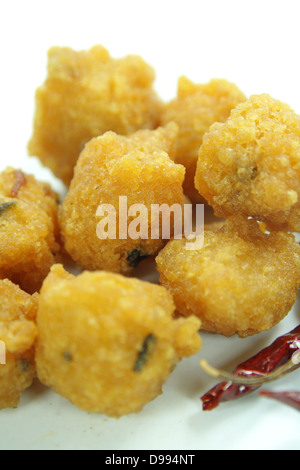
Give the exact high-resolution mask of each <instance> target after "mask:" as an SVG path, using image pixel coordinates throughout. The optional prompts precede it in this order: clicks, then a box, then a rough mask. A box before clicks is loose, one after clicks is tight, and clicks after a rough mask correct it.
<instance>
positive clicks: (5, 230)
mask: <svg viewBox="0 0 300 470" xmlns="http://www.w3.org/2000/svg"><path fill="white" fill-rule="evenodd" d="M57 240H58V221H57V195H56V194H55V193H54V192H53V191H52V190H51V188H50V186H49V185H48V184H44V183H41V182H39V181H37V180H36V179H35V178H34V177H33V176H31V175H28V174H25V173H23V172H22V171H21V170H15V169H13V168H7V169H6V170H5V171H3V172H2V173H1V174H0V278H1V279H4V278H8V279H10V280H11V281H12V282H14V283H15V284H18V285H19V286H20V287H21V288H22V289H23V290H25V291H26V292H28V293H30V294H32V293H34V292H37V291H39V289H40V287H41V285H42V282H43V280H44V278H45V277H46V276H47V274H48V273H49V270H50V267H51V266H52V265H53V264H54V263H55V260H56V258H55V256H56V255H57V253H58V252H59V243H58V241H57Z"/></svg>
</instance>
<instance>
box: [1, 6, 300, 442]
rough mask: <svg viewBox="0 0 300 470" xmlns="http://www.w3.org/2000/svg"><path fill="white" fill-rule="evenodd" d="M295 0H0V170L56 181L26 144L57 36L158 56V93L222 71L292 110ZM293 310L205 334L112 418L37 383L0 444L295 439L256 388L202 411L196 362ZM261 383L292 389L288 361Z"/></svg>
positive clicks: (298, 104) (258, 339) (261, 342)
mask: <svg viewBox="0 0 300 470" xmlns="http://www.w3.org/2000/svg"><path fill="white" fill-rule="evenodd" d="M297 3H299V2H297V0H296V1H290V0H287V1H286V2H285V3H284V5H282V3H281V2H277V1H275V0H272V2H271V1H265V2H258V1H257V0H252V1H251V2H249V3H248V2H240V0H239V1H232V0H229V1H227V2H223V1H216V0H214V1H210V2H202V1H199V0H190V1H187V2H185V3H184V4H183V3H182V2H178V1H176V0H173V1H172V2H171V1H166V0H164V1H163V2H161V1H160V2H158V1H157V0H153V1H151V2H150V3H145V8H146V6H147V14H146V16H145V13H144V11H146V10H144V11H142V7H141V2H137V1H132V0H129V1H126V2H124V1H116V0H111V1H110V2H103V1H99V0H98V1H92V0H85V2H76V1H75V0H74V1H73V2H69V1H66V0H65V1H61V0H60V1H59V2H58V1H57V0H52V1H51V2H48V1H43V2H41V1H34V0H28V1H26V2H18V6H17V7H16V2H5V3H4V4H3V5H5V6H1V20H2V21H1V24H2V26H1V32H0V34H1V38H0V39H1V41H0V44H1V46H0V47H1V87H0V102H1V113H0V120H1V122H0V124H1V125H0V129H1V154H0V170H2V169H4V168H5V167H6V166H7V165H10V166H14V167H21V168H22V169H23V170H24V171H25V172H30V173H33V174H34V175H35V176H36V177H37V178H38V179H40V180H44V181H49V182H50V183H51V184H52V185H53V187H54V189H55V190H57V191H59V192H60V191H63V186H62V185H61V183H60V182H59V181H57V180H56V179H54V178H53V176H52V175H51V173H50V172H49V171H48V170H47V169H45V168H43V167H42V166H41V165H40V164H39V162H38V161H37V160H36V159H34V158H28V157H27V153H26V145H27V141H28V139H29V137H30V134H31V126H32V115H33V96H34V91H35V88H36V87H37V86H38V85H39V84H40V83H41V82H42V81H43V79H44V76H45V66H46V51H47V49H48V48H49V47H50V46H51V45H54V44H56V45H67V46H70V47H74V48H76V49H82V48H87V47H90V46H92V45H94V44H96V43H100V44H103V45H104V46H106V47H107V48H108V49H109V50H110V51H111V53H112V55H114V56H122V55H125V54H128V53H138V54H141V55H142V56H143V57H144V58H145V60H146V61H147V62H149V63H151V64H152V65H153V66H154V67H155V69H156V72H157V89H158V91H159V93H160V94H161V96H163V97H165V98H166V99H169V98H171V97H172V96H173V95H174V94H175V93H176V82H177V78H178V76H179V75H180V74H186V75H187V76H189V78H191V79H193V80H194V81H196V82H205V81H207V80H209V79H210V78H212V77H225V78H228V79H231V80H232V81H235V82H236V83H237V85H239V86H240V88H241V89H243V91H244V92H245V93H247V94H251V93H256V92H257V93H260V92H269V93H270V94H272V95H273V96H274V97H276V98H279V99H282V100H283V101H286V102H288V103H290V104H291V105H292V106H293V107H294V108H295V109H298V112H299V109H300V95H299V88H298V84H299V78H300V77H299V69H298V67H299V65H298V61H297V60H296V58H297V57H298V55H299V54H298V52H299V51H298V44H299V40H298V35H297V34H298V33H297V31H298V23H297V21H298V18H299V14H298V12H297V11H296V8H297ZM258 12H259V14H258ZM253 25H255V27H253ZM276 31H280V34H278V35H276ZM147 276H148V274H147V273H144V275H143V278H145V279H149V278H148V277H147ZM283 288H284V286H283ZM299 319H300V309H299V302H297V303H296V304H295V306H294V308H293V310H292V312H291V313H290V315H289V316H288V317H287V318H286V319H285V320H284V321H283V322H282V323H280V325H278V326H276V327H275V328H273V329H272V330H271V331H269V332H265V333H262V334H260V335H257V336H254V337H251V338H246V339H238V338H235V337H234V338H224V337H220V336H215V335H208V334H205V335H202V337H203V348H202V350H201V352H200V353H199V354H197V355H196V356H194V357H192V358H189V359H186V360H183V361H182V362H181V363H180V364H179V365H178V367H177V369H176V370H175V371H174V373H173V374H172V376H171V377H170V379H169V380H168V381H167V383H166V384H165V386H164V393H163V394H162V395H161V396H160V397H158V398H157V399H156V400H154V401H153V402H151V403H149V404H148V405H147V406H146V407H145V408H144V410H143V411H142V412H141V413H139V414H137V415H130V416H126V417H123V418H121V419H118V420H116V419H112V418H107V417H106V416H102V415H92V414H89V413H85V412H82V411H80V410H78V409H76V408H75V407H74V406H73V405H71V404H70V403H69V402H68V401H66V400H65V399H63V398H61V397H59V396H58V395H56V394H54V393H53V392H52V391H50V390H49V389H46V388H45V387H43V386H42V385H40V384H39V383H38V382H35V383H34V385H33V386H32V387H31V388H30V390H28V391H26V392H25V393H24V394H23V396H22V400H21V403H20V405H19V407H18V408H17V409H16V410H4V411H1V412H0V423H1V427H0V449H33V450H38V449H70V450H75V449H83V450H85V449H99V450H100V449H103V450H135V449H136V450H140V449H145V450H163V449H169V450H191V449H194V450H211V449H226V450H230V449H232V450H240V449H241V450H246V449H250V450H254V449H276V450H279V449H286V450H292V449H299V447H300V445H299V444H300V442H299V413H298V412H297V411H295V410H293V409H291V408H289V407H287V406H285V405H282V404H280V403H278V402H275V401H273V400H269V399H266V398H262V397H259V396H258V394H257V393H254V394H253V395H250V396H248V397H246V398H244V399H242V400H239V401H235V402H230V403H226V404H222V405H220V406H219V407H218V408H217V409H215V410H214V411H212V412H203V411H202V408H201V402H200V396H201V395H202V394H204V393H205V392H206V391H208V390H209V389H210V388H211V387H212V386H213V385H214V384H215V381H214V380H212V379H211V378H210V377H208V376H207V375H206V374H205V373H204V372H203V371H202V370H201V369H200V367H199V361H200V359H202V358H206V359H208V361H209V362H210V363H211V364H212V365H215V366H217V367H222V368H225V369H227V370H229V371H230V370H232V369H233V368H234V367H235V366H236V365H237V364H238V363H239V362H241V361H242V360H245V359H247V358H248V357H250V356H252V355H253V354H254V353H256V352H257V351H258V350H260V349H261V348H263V347H265V346H267V345H269V344H270V343H271V342H272V341H273V340H274V339H275V338H276V337H277V336H278V335H280V334H283V333H286V332H287V331H289V330H291V329H292V328H294V327H295V326H296V325H298V324H299V323H300V321H299ZM298 377H299V375H298ZM268 388H269V389H273V390H290V389H299V390H300V384H299V379H298V380H297V372H296V373H294V374H291V375H290V376H288V377H286V378H284V379H281V380H279V381H278V382H276V383H273V384H269V386H268Z"/></svg>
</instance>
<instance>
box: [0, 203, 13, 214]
mask: <svg viewBox="0 0 300 470" xmlns="http://www.w3.org/2000/svg"><path fill="white" fill-rule="evenodd" d="M16 204H17V203H16V201H11V202H3V203H2V204H0V215H1V214H2V213H3V212H5V211H6V210H7V209H9V208H11V207H13V206H15V205H16Z"/></svg>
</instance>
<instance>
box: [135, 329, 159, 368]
mask: <svg viewBox="0 0 300 470" xmlns="http://www.w3.org/2000/svg"><path fill="white" fill-rule="evenodd" d="M155 343H156V338H155V336H154V335H152V334H151V333H150V334H149V335H147V336H146V338H145V341H144V342H143V344H142V347H141V349H140V351H139V353H138V356H137V359H136V361H135V364H134V368H133V370H134V372H140V371H141V370H142V369H143V368H144V366H145V364H146V362H147V361H148V359H149V356H150V354H151V353H152V351H153V349H154V345H155Z"/></svg>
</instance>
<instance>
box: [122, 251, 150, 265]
mask: <svg viewBox="0 0 300 470" xmlns="http://www.w3.org/2000/svg"><path fill="white" fill-rule="evenodd" d="M149 256H150V255H143V253H142V251H141V250H138V249H136V250H133V251H131V253H129V255H128V256H127V262H128V264H129V266H131V267H132V268H135V267H136V266H138V264H140V262H141V261H143V260H144V259H147V258H149Z"/></svg>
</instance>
